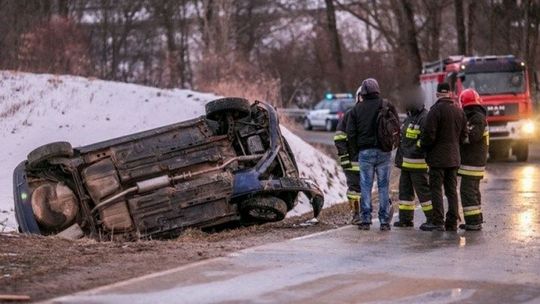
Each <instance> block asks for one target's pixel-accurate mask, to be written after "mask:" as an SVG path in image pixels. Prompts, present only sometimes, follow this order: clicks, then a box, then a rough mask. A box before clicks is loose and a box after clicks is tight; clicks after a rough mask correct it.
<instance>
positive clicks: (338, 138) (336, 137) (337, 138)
mask: <svg viewBox="0 0 540 304" xmlns="http://www.w3.org/2000/svg"><path fill="white" fill-rule="evenodd" d="M343 140H347V135H346V134H337V133H336V135H334V141H343Z"/></svg>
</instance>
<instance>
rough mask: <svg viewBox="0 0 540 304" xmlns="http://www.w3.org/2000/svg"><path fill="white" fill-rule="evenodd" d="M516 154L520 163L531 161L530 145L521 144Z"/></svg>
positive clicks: (516, 148)
mask: <svg viewBox="0 0 540 304" xmlns="http://www.w3.org/2000/svg"><path fill="white" fill-rule="evenodd" d="M514 154H515V155H516V159H517V161H518V162H526V161H527V160H528V159H529V144H528V143H519V144H518V145H517V146H516V147H515V148H514Z"/></svg>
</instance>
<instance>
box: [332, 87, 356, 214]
mask: <svg viewBox="0 0 540 304" xmlns="http://www.w3.org/2000/svg"><path fill="white" fill-rule="evenodd" d="M356 101H357V102H360V101H361V97H360V95H359V94H358V92H357V94H356ZM350 114H351V111H350V110H348V111H347V112H346V113H345V115H343V118H342V119H340V120H339V122H338V125H337V127H336V135H334V144H335V145H336V148H337V151H338V157H339V161H340V163H341V167H342V168H343V171H344V172H345V178H346V179H347V200H348V201H349V206H350V208H351V213H352V220H351V224H353V225H358V224H359V223H360V213H359V212H360V209H359V206H360V167H359V166H358V162H356V161H353V160H352V159H351V157H350V155H351V154H350V151H351V147H349V145H348V141H347V133H345V131H346V128H347V120H348V119H349V116H350ZM353 155H354V154H353ZM353 159H354V158H353Z"/></svg>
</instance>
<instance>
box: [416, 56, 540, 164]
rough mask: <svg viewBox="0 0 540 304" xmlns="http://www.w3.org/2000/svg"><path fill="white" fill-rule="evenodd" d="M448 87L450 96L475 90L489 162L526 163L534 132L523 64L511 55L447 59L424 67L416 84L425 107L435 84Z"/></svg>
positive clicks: (528, 88)
mask: <svg viewBox="0 0 540 304" xmlns="http://www.w3.org/2000/svg"><path fill="white" fill-rule="evenodd" d="M441 82H447V83H449V84H450V87H451V88H452V91H453V93H454V97H456V100H457V96H459V94H460V93H461V92H462V91H463V90H464V89H467V88H473V89H475V90H476V91H477V92H478V93H479V94H480V95H481V97H482V100H483V102H484V105H485V106H486V108H487V110H488V123H489V136H490V137H489V138H490V148H489V154H490V158H492V159H501V158H505V157H508V153H509V152H510V151H512V154H513V155H515V156H516V158H517V160H518V161H522V162H523V161H527V158H528V155H529V141H530V140H531V138H532V137H533V136H534V134H535V132H536V127H535V124H534V122H533V120H532V118H533V117H532V115H533V103H532V98H531V90H530V87H529V75H528V73H527V69H526V67H525V63H524V62H523V61H521V60H519V59H517V58H515V57H514V56H512V55H509V56H484V57H464V56H451V57H448V58H446V59H443V60H439V61H436V62H432V63H427V64H425V65H424V68H423V71H422V75H420V83H421V85H422V89H423V90H424V92H425V93H426V98H427V99H426V106H427V108H429V107H431V106H432V105H433V104H434V103H435V101H436V97H435V92H436V88H437V84H438V83H441Z"/></svg>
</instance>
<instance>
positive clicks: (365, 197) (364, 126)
mask: <svg viewBox="0 0 540 304" xmlns="http://www.w3.org/2000/svg"><path fill="white" fill-rule="evenodd" d="M379 94H380V89H379V84H378V82H377V81H376V80H375V79H373V78H368V79H366V80H364V81H363V82H362V85H361V87H360V95H361V97H362V102H359V103H357V104H356V105H355V106H354V108H352V109H351V114H350V117H349V120H348V121H347V129H346V130H347V140H348V141H349V145H350V147H351V155H358V162H359V164H360V189H361V200H360V220H361V223H360V224H359V225H358V228H359V229H360V230H369V229H370V227H371V211H372V205H371V191H372V189H373V182H374V178H375V174H376V175H377V185H378V188H379V220H380V224H381V226H380V229H381V230H390V220H391V219H392V215H391V214H390V210H391V208H390V204H389V202H390V199H389V189H388V188H389V183H390V168H391V165H390V163H391V152H383V151H382V150H381V147H380V144H379V143H378V141H377V116H378V113H379V111H380V109H381V107H382V105H383V101H382V99H381V98H380V96H379Z"/></svg>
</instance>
